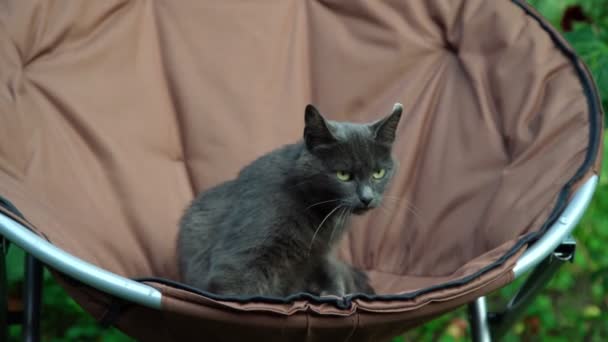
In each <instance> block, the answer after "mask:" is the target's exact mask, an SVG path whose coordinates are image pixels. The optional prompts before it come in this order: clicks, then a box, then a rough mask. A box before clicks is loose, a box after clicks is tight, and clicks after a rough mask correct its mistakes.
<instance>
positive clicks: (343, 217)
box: [329, 207, 350, 245]
mask: <svg viewBox="0 0 608 342" xmlns="http://www.w3.org/2000/svg"><path fill="white" fill-rule="evenodd" d="M342 209H343V210H342V211H341V212H340V216H338V222H339V224H336V225H334V227H333V228H332V230H331V234H330V235H329V245H331V244H332V242H333V240H334V232H335V230H336V226H339V227H340V229H341V230H342V229H344V224H345V223H346V218H347V217H348V215H350V210H349V208H348V207H342Z"/></svg>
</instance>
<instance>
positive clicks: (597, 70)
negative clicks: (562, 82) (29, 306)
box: [8, 0, 608, 342]
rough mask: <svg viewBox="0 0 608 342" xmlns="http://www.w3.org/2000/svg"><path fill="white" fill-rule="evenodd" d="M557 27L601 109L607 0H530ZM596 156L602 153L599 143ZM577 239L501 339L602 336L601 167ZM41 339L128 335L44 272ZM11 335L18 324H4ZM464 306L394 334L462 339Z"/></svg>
mask: <svg viewBox="0 0 608 342" xmlns="http://www.w3.org/2000/svg"><path fill="white" fill-rule="evenodd" d="M529 3H531V4H532V5H533V6H534V7H536V8H537V10H538V11H539V12H540V13H541V14H542V15H543V16H545V18H547V19H548V20H549V21H550V22H551V23H552V24H553V26H554V27H556V28H558V29H559V30H560V31H561V32H562V33H563V34H564V36H565V38H566V39H567V40H568V41H569V42H570V44H571V45H572V46H573V47H574V48H575V49H576V51H577V52H578V53H579V55H580V56H581V57H582V59H583V60H584V61H585V62H586V64H587V66H588V67H589V69H590V70H591V72H592V74H593V76H594V78H595V81H596V83H597V85H598V88H599V90H600V93H601V95H602V99H603V106H604V111H605V112H608V0H530V1H529ZM604 150H605V154H604V160H608V146H607V144H605V149H604ZM575 237H576V239H577V241H578V242H579V243H578V245H577V250H576V257H575V260H574V263H572V264H566V265H565V266H564V267H563V268H562V269H561V271H560V272H559V273H558V274H557V276H556V277H555V278H553V280H552V281H551V282H550V283H549V284H548V288H547V289H546V290H545V291H544V292H543V293H542V294H541V295H540V296H539V297H537V299H536V300H535V302H534V303H533V304H532V305H531V306H530V308H529V309H528V310H527V312H526V314H525V315H524V317H523V318H522V319H521V321H520V322H519V323H517V324H516V325H515V327H514V328H513V329H512V330H511V332H510V333H509V334H508V335H507V336H506V338H505V340H506V341H606V340H608V253H607V252H606V251H607V247H606V246H608V168H606V167H605V168H604V169H603V171H602V177H601V181H600V185H599V189H598V191H597V193H596V195H595V197H594V200H593V202H592V204H591V207H590V208H589V210H588V211H587V213H586V215H585V217H584V218H583V221H582V223H581V224H580V226H579V228H578V229H577V230H576V232H575ZM23 259H24V256H23V252H22V251H21V250H19V249H18V248H15V247H14V246H12V247H11V249H10V252H9V255H8V280H9V293H10V296H9V297H10V298H9V307H12V308H14V309H16V308H20V307H21V302H20V298H21V287H22V277H23ZM520 283H521V281H518V282H515V283H514V284H512V285H510V286H508V287H506V288H504V289H502V290H501V291H499V292H498V293H497V294H494V295H493V296H491V297H490V303H493V302H501V301H504V299H506V298H510V297H511V296H512V295H513V294H514V292H515V290H516V289H517V286H518V285H519V284H520ZM43 303H44V307H43V314H42V317H43V322H42V330H43V338H42V340H43V341H53V342H59V341H108V342H120V341H131V339H129V338H128V337H127V336H125V335H123V334H122V333H120V332H119V331H118V330H116V329H102V328H100V327H99V325H98V324H97V322H96V321H95V320H93V319H92V318H91V317H90V316H89V315H88V314H86V313H84V312H83V310H82V309H81V308H80V307H79V306H78V305H77V304H76V303H75V302H74V301H73V300H72V299H70V298H69V297H68V296H67V295H66V294H65V292H64V291H63V289H62V288H61V287H60V286H59V285H57V283H55V281H54V280H53V278H52V277H51V276H50V275H49V274H48V272H46V271H45V275H44V295H43ZM10 335H11V340H14V341H18V340H19V338H18V336H19V335H20V328H19V327H12V328H11V330H10ZM469 340H470V335H469V331H468V323H467V320H466V312H465V310H464V308H462V309H460V310H457V311H455V312H453V313H451V314H448V315H444V316H441V317H440V318H437V319H435V320H433V321H431V322H429V323H427V324H426V325H424V326H422V327H420V328H418V329H416V330H413V331H411V332H409V333H407V334H406V335H404V336H402V337H398V338H396V339H395V341H441V342H444V341H446V342H447V341H469Z"/></svg>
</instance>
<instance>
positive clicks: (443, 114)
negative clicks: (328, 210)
mask: <svg viewBox="0 0 608 342" xmlns="http://www.w3.org/2000/svg"><path fill="white" fill-rule="evenodd" d="M0 82H1V86H0V195H1V196H2V201H1V206H0V210H1V213H2V215H0V235H2V236H3V237H4V238H5V239H6V240H8V241H9V242H10V243H14V244H15V245H17V246H19V247H21V248H23V249H24V250H25V251H26V252H27V253H29V255H30V256H29V259H28V269H27V272H28V277H27V284H28V291H26V293H25V296H26V297H27V298H26V306H25V307H26V309H25V312H24V314H23V319H24V322H25V323H24V324H25V335H26V339H28V340H30V341H33V340H35V339H36V336H37V333H38V328H37V324H38V322H37V320H38V318H39V317H38V315H39V313H38V310H39V295H40V293H39V290H40V289H39V287H40V284H39V274H40V270H41V266H40V264H44V265H45V266H46V267H48V268H49V269H50V270H51V271H52V272H53V274H54V276H55V277H56V279H57V280H58V281H59V282H60V283H61V284H62V286H64V287H65V289H66V290H67V291H68V293H69V294H70V295H71V296H73V298H75V300H76V301H77V302H78V303H79V304H80V305H81V306H82V307H83V308H85V309H86V310H87V311H88V312H89V313H90V314H91V315H93V316H94V317H95V318H97V319H98V320H100V321H101V322H102V323H104V324H108V325H115V326H117V327H118V328H119V329H121V330H122V331H124V332H126V333H127V334H129V335H131V336H133V337H135V338H137V339H138V340H142V341H189V340H201V339H204V340H208V341H241V340H248V341H292V340H293V341H342V340H348V341H383V340H387V339H390V338H391V337H392V336H395V335H398V334H400V333H402V332H404V331H405V330H407V329H409V328H412V327H414V326H417V325H420V324H422V323H424V322H426V321H428V320H430V319H431V318H433V317H436V316H437V315H440V314H441V313H444V312H447V311H450V310H453V309H454V308H456V307H458V306H461V305H464V304H467V303H470V312H471V318H472V327H473V335H474V337H475V339H476V340H480V341H488V340H490V339H491V338H493V337H499V336H500V335H501V334H502V333H504V331H505V329H506V328H508V327H509V325H510V324H511V323H512V322H513V321H514V320H515V319H516V318H517V314H518V313H520V312H521V310H522V307H523V306H524V304H526V303H527V302H528V301H529V300H530V298H532V297H533V294H534V293H535V292H536V291H538V289H539V288H540V287H541V286H539V285H541V284H542V283H543V282H544V281H545V280H546V279H547V278H548V277H549V276H550V275H551V274H552V272H554V271H555V270H556V269H557V266H559V264H560V263H561V262H563V261H564V260H567V259H568V258H569V257H570V256H571V254H572V253H573V241H572V240H571V239H570V238H569V233H570V232H571V231H572V229H573V228H574V226H575V225H576V223H577V222H578V220H579V219H580V217H581V215H582V213H583V211H584V209H585V207H586V206H587V204H588V203H589V201H590V199H591V196H592V193H593V191H594V188H595V185H596V182H597V174H598V169H599V165H600V158H599V155H600V154H599V150H600V148H601V144H600V141H601V132H602V131H601V129H602V116H601V112H600V111H601V109H600V107H599V104H598V96H597V92H596V89H595V87H594V85H593V82H592V80H591V77H590V76H589V73H588V71H587V70H586V69H585V66H584V65H583V64H582V62H581V61H580V60H579V59H578V58H577V56H576V55H575V54H574V52H573V51H572V49H571V48H570V47H569V46H568V45H567V43H566V42H565V41H564V40H563V39H562V38H561V37H560V36H559V35H558V34H557V33H556V31H555V30H554V29H552V28H551V27H550V26H549V25H548V24H547V22H546V21H544V20H543V19H542V18H540V17H539V16H538V15H537V14H536V13H535V12H534V11H533V10H532V9H531V8H530V7H529V6H528V5H527V4H525V3H523V1H521V2H520V1H515V0H514V1H510V0H498V1H484V0H467V1H465V0H453V1H440V0H436V1H435V0H419V1H402V0H394V1H376V0H365V1H364V0H356V1H355V0H349V1H341V0H306V1H303V0H290V1H288V0H269V1H255V2H254V1H223V0H222V1H220V0H217V1H195V0H189V1H186V0H183V1H150V0H148V1H144V0H141V1H127V0H123V1H119V0H116V1H110V0H105V1H78V2H77V1H73V2H72V1H71V2H67V1H48V0H38V1H34V0H32V1H22V0H0ZM395 102H401V103H403V104H404V107H405V115H404V120H402V123H401V124H400V128H399V132H398V140H397V147H396V151H395V154H396V157H397V158H398V160H399V162H400V168H399V172H398V174H397V176H396V177H395V179H394V181H393V183H392V186H391V190H390V192H391V193H390V196H391V197H392V198H396V200H387V201H386V202H385V204H384V208H383V210H379V209H377V210H375V211H372V212H371V213H369V214H368V215H366V216H364V217H361V218H357V219H356V220H355V221H354V224H353V227H352V229H351V230H350V232H349V234H348V235H347V236H346V237H345V238H344V240H343V241H342V242H341V245H340V257H341V258H343V259H344V260H346V261H347V262H350V263H352V264H354V265H356V266H358V267H360V268H362V269H364V270H366V272H367V273H368V274H369V276H370V279H371V282H372V285H373V287H374V288H375V289H376V291H377V292H378V294H377V295H374V296H368V295H364V294H355V295H350V296H346V297H344V298H336V297H322V298H320V297H315V296H311V295H308V294H304V293H299V294H294V295H292V296H290V297H288V298H265V297H251V298H246V297H238V298H229V297H220V296H217V295H213V294H210V293H205V292H201V291H199V290H197V289H193V288H190V287H188V286H185V285H183V284H181V283H180V279H179V278H178V270H177V262H176V261H177V258H176V254H175V250H176V247H175V246H176V233H177V222H178V219H179V217H180V215H181V214H182V212H183V210H184V209H185V208H186V206H187V205H188V203H189V201H190V200H192V198H193V197H194V196H195V195H196V194H197V193H198V192H200V191H202V190H205V189H207V188H209V187H210V186H212V185H214V184H217V183H218V182H221V181H224V180H227V179H230V178H232V177H234V176H235V175H236V173H237V172H238V170H239V169H240V168H241V167H242V166H244V165H245V164H246V163H248V162H250V161H252V160H253V159H255V158H256V157H258V156H260V155H261V154H263V153H266V152H268V151H270V150H272V149H274V148H276V147H278V146H280V145H283V144H287V143H292V142H294V141H297V140H298V139H300V138H301V136H302V130H303V121H304V120H303V117H304V107H305V105H306V104H307V103H313V104H315V105H316V106H317V107H318V108H320V110H321V111H322V112H324V113H326V114H327V115H328V117H330V118H331V119H336V120H351V121H357V122H360V121H361V122H362V121H369V120H373V119H376V118H378V117H379V115H383V114H385V113H387V112H388V111H390V109H391V108H392V105H393V104H394V103H395ZM3 245H4V244H3ZM0 255H4V254H3V253H0ZM2 265H3V266H4V263H2ZM530 270H532V273H531V276H530V278H529V281H528V283H526V285H524V287H523V289H522V292H520V294H519V295H518V296H516V297H515V298H514V299H513V301H512V302H511V303H510V304H509V305H508V306H507V307H506V308H505V310H504V311H501V312H495V313H493V314H492V315H490V313H488V312H487V310H486V307H485V301H484V299H483V298H484V297H483V296H484V295H486V294H488V293H490V292H492V291H494V290H496V289H499V288H500V287H502V286H504V285H506V284H508V283H510V282H511V281H513V280H514V279H515V278H517V277H520V276H522V275H524V274H527V273H528V271H530ZM2 288H4V287H2ZM2 298H4V295H3V296H2ZM2 315H3V317H1V318H0V323H1V324H2V326H3V327H5V323H6V322H7V321H8V318H7V315H6V312H4V310H2ZM8 317H16V316H14V315H11V314H9V315H8ZM2 318H3V319H2ZM5 332H6V331H5V330H4V333H5Z"/></svg>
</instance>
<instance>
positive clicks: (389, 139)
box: [371, 103, 403, 145]
mask: <svg viewBox="0 0 608 342" xmlns="http://www.w3.org/2000/svg"><path fill="white" fill-rule="evenodd" d="M402 113H403V106H402V105H401V103H395V106H394V107H393V112H392V113H391V114H390V115H388V116H387V117H385V118H383V119H381V120H378V121H376V122H374V123H373V124H371V129H372V132H374V138H375V139H376V141H377V142H379V143H381V144H384V145H391V144H392V143H393V142H394V141H395V135H396V133H397V126H398V125H399V120H400V119H401V114H402Z"/></svg>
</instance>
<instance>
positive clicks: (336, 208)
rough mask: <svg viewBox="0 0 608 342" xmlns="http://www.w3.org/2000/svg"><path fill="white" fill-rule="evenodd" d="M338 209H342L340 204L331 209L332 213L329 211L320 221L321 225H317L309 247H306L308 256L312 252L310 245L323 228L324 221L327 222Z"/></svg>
mask: <svg viewBox="0 0 608 342" xmlns="http://www.w3.org/2000/svg"><path fill="white" fill-rule="evenodd" d="M340 208H342V204H340V205H338V206H337V207H335V208H334V209H332V211H330V212H329V214H327V216H325V218H324V219H323V221H321V223H320V224H319V226H318V227H317V229H316V230H315V233H314V234H313V235H312V239H311V240H310V246H308V256H310V252H311V251H312V245H313V243H314V242H315V237H317V233H318V232H319V231H320V230H321V227H322V226H323V223H325V221H327V219H328V218H329V217H330V216H331V214H333V213H334V212H335V211H336V210H338V209H340Z"/></svg>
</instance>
